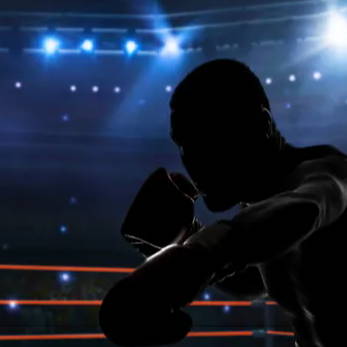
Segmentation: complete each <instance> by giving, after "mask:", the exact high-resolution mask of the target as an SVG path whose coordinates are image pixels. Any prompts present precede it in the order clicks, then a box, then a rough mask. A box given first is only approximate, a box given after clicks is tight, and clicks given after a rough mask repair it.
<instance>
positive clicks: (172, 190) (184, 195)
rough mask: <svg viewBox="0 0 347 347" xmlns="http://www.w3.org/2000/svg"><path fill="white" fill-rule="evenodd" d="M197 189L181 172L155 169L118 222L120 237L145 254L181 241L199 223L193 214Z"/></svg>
mask: <svg viewBox="0 0 347 347" xmlns="http://www.w3.org/2000/svg"><path fill="white" fill-rule="evenodd" d="M198 196H199V191H198V190H197V188H196V187H195V186H194V185H193V183H192V182H190V181H189V179H188V178H186V177H185V176H184V175H182V174H180V173H168V172H167V171H166V169H164V168H159V169H157V170H155V171H154V172H153V173H152V174H151V175H150V176H149V177H148V178H147V179H146V181H145V182H144V184H143V185H142V187H141V188H140V190H139V192H138V193H137V195H136V196H135V199H134V201H133V203H132V204H131V206H130V208H129V210H128V212H127V215H126V217H125V219H124V222H123V224H122V226H121V234H122V235H123V237H124V238H125V239H126V240H127V241H128V242H129V243H130V244H131V245H132V246H134V247H135V248H136V249H137V250H139V251H140V253H142V254H143V255H144V256H145V257H148V256H150V255H152V254H154V253H155V252H158V251H159V250H160V249H161V248H162V247H165V246H167V245H169V244H171V243H182V242H183V241H184V240H185V239H186V238H187V237H189V236H190V235H192V234H193V233H194V232H196V231H197V230H198V229H200V227H201V224H200V222H199V221H198V219H197V218H196V217H195V216H194V202H195V200H196V199H197V198H198Z"/></svg>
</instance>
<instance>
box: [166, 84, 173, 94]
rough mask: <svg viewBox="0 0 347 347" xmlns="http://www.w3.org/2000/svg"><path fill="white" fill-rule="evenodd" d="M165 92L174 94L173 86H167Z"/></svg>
mask: <svg viewBox="0 0 347 347" xmlns="http://www.w3.org/2000/svg"><path fill="white" fill-rule="evenodd" d="M165 91H166V92H167V93H171V92H172V86H170V85H167V86H166V87H165Z"/></svg>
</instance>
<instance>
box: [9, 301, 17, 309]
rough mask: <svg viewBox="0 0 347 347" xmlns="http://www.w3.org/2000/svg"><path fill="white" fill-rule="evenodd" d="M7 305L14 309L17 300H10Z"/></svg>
mask: <svg viewBox="0 0 347 347" xmlns="http://www.w3.org/2000/svg"><path fill="white" fill-rule="evenodd" d="M8 307H9V308H10V309H11V310H15V309H16V308H17V307H18V303H17V301H15V300H11V301H10V302H9V304H8Z"/></svg>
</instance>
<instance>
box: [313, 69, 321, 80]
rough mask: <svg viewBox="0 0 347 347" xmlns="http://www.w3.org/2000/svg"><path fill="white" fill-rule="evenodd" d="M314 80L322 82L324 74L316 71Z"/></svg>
mask: <svg viewBox="0 0 347 347" xmlns="http://www.w3.org/2000/svg"><path fill="white" fill-rule="evenodd" d="M313 78H314V79H315V80H316V81H318V80H320V79H321V78H322V74H321V73H320V72H319V71H315V72H314V73H313Z"/></svg>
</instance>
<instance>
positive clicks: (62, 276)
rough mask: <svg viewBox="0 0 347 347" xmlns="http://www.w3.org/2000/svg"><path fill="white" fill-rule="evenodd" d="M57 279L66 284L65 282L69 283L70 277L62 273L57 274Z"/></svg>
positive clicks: (66, 273)
mask: <svg viewBox="0 0 347 347" xmlns="http://www.w3.org/2000/svg"><path fill="white" fill-rule="evenodd" d="M59 279H60V281H61V282H63V283H67V282H69V281H70V279H71V276H70V274H69V273H68V272H62V273H60V274H59Z"/></svg>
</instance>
